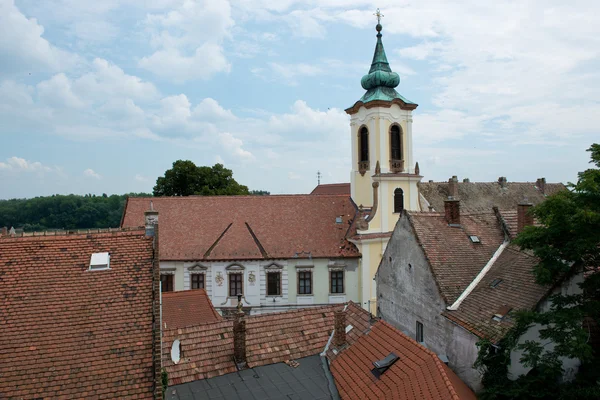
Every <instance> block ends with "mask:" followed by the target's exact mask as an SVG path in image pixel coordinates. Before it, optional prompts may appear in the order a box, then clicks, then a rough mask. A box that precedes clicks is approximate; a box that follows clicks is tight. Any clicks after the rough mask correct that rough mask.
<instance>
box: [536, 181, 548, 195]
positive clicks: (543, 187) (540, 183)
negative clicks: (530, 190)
mask: <svg viewBox="0 0 600 400" xmlns="http://www.w3.org/2000/svg"><path fill="white" fill-rule="evenodd" d="M535 186H537V188H538V190H539V191H540V192H542V194H546V178H538V179H537V181H535Z"/></svg>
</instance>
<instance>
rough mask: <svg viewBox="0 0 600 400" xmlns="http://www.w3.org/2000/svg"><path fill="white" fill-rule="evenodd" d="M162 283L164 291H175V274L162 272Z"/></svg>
mask: <svg viewBox="0 0 600 400" xmlns="http://www.w3.org/2000/svg"><path fill="white" fill-rule="evenodd" d="M160 283H161V284H162V291H163V292H172V291H173V275H172V274H168V275H167V274H161V275H160Z"/></svg>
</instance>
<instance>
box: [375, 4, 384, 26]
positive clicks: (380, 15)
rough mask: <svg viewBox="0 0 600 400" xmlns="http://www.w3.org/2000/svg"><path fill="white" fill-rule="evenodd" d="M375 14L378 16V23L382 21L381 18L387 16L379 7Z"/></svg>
mask: <svg viewBox="0 0 600 400" xmlns="http://www.w3.org/2000/svg"><path fill="white" fill-rule="evenodd" d="M373 15H374V16H376V17H377V23H378V24H380V23H381V18H383V17H385V15H383V14H382V13H381V11H379V8H378V9H377V11H375V13H374V14H373Z"/></svg>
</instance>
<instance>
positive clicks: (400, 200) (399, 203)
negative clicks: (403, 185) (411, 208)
mask: <svg viewBox="0 0 600 400" xmlns="http://www.w3.org/2000/svg"><path fill="white" fill-rule="evenodd" d="M403 209H404V191H403V190H402V189H400V188H398V189H396V190H394V212H395V213H401V212H402V210H403Z"/></svg>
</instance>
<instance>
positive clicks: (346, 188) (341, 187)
mask: <svg viewBox="0 0 600 400" xmlns="http://www.w3.org/2000/svg"><path fill="white" fill-rule="evenodd" d="M310 194H345V195H346V196H350V184H349V183H327V184H323V185H319V186H317V187H316V188H314V189H313V191H312V192H310Z"/></svg>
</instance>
